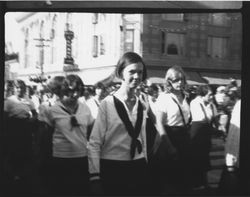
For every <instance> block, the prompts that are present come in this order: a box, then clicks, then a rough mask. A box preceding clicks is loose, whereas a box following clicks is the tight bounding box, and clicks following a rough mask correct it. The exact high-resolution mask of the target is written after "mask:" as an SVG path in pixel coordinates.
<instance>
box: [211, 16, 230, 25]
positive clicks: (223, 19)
mask: <svg viewBox="0 0 250 197" xmlns="http://www.w3.org/2000/svg"><path fill="white" fill-rule="evenodd" d="M208 21H209V23H210V24H211V25H217V26H229V25H230V22H231V21H230V18H229V17H228V16H227V14H225V13H216V14H209V18H208Z"/></svg>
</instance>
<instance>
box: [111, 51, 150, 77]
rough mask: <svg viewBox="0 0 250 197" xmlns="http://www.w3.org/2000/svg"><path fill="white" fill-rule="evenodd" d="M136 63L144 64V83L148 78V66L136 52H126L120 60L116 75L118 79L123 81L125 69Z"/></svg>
mask: <svg viewBox="0 0 250 197" xmlns="http://www.w3.org/2000/svg"><path fill="white" fill-rule="evenodd" d="M134 63H142V65H143V72H142V81H144V80H145V79H146V78H147V70H146V65H145V63H144V61H143V59H142V57H141V56H140V55H138V54H137V53H135V52H126V53H124V54H123V56H122V57H121V58H120V59H119V61H118V63H117V66H116V70H115V74H116V76H117V77H118V78H120V79H122V76H121V75H122V71H123V70H124V68H125V67H127V66H128V65H130V64H134Z"/></svg>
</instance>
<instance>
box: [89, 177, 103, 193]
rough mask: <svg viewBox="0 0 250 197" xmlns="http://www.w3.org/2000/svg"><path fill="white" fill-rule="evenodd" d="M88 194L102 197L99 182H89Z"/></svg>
mask: <svg viewBox="0 0 250 197" xmlns="http://www.w3.org/2000/svg"><path fill="white" fill-rule="evenodd" d="M90 193H91V194H93V195H103V194H104V192H103V188H102V184H101V181H100V180H94V181H91V182H90Z"/></svg>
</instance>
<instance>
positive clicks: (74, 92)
mask: <svg viewBox="0 0 250 197" xmlns="http://www.w3.org/2000/svg"><path fill="white" fill-rule="evenodd" d="M62 92H63V97H62V100H63V101H64V102H66V103H72V104H73V103H75V102H77V100H78V98H79V97H80V90H79V88H78V87H77V86H76V83H73V84H72V85H71V86H66V87H65V88H64V89H63V91H62Z"/></svg>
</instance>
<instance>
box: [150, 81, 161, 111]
mask: <svg viewBox="0 0 250 197" xmlns="http://www.w3.org/2000/svg"><path fill="white" fill-rule="evenodd" d="M159 89H160V88H159V86H157V85H156V84H152V85H150V86H149V89H148V101H149V105H150V108H151V110H152V112H153V113H154V114H155V113H156V100H157V98H158V96H159V92H160V90H159Z"/></svg>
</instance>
